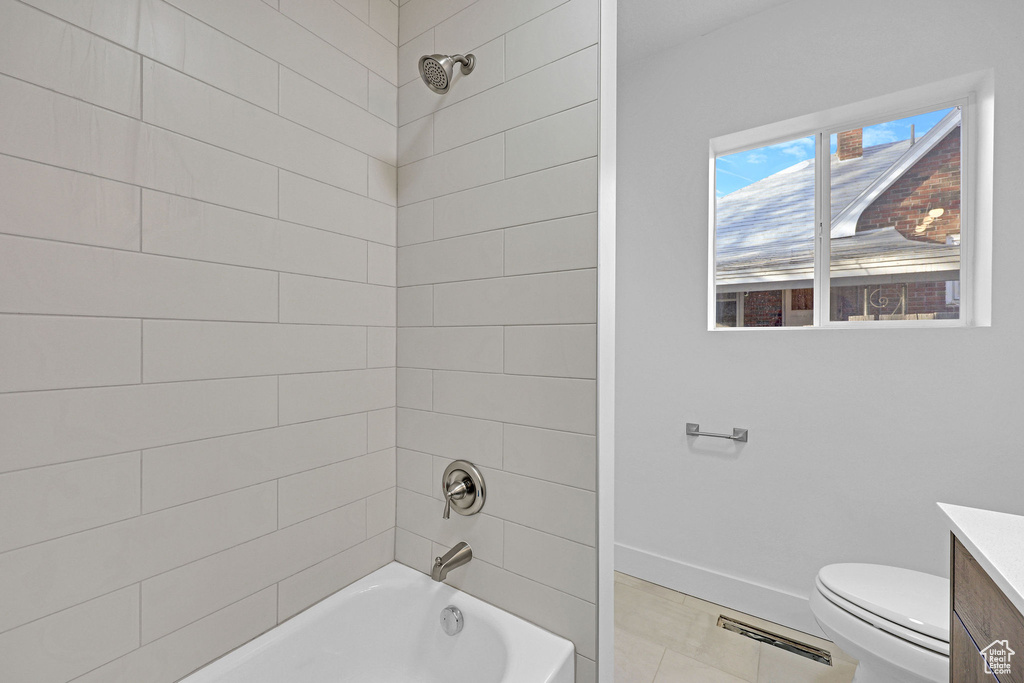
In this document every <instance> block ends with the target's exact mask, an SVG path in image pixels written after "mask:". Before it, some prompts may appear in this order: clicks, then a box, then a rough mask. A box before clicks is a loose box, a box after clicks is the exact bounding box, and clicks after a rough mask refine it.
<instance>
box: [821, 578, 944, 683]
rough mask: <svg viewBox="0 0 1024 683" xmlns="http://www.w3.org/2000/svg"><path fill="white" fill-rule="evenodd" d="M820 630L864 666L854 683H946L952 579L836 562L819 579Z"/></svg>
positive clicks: (859, 668) (858, 670)
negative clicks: (950, 580)
mask: <svg viewBox="0 0 1024 683" xmlns="http://www.w3.org/2000/svg"><path fill="white" fill-rule="evenodd" d="M811 612H813V613H814V618H815V620H817V622H818V625H819V626H821V629H822V630H823V631H824V632H825V634H826V635H827V636H828V637H829V639H830V640H831V641H832V642H834V643H835V644H836V645H838V646H839V647H840V648H841V649H842V650H843V651H844V652H846V653H847V654H849V655H850V656H852V657H854V658H856V659H857V661H858V662H860V664H859V665H858V667H857V672H856V674H855V675H854V677H853V681H854V683H945V682H946V681H948V680H949V581H947V580H946V579H943V578H942V577H939V576H933V575H931V574H924V573H921V572H916V571H912V570H910V569H900V568H898V567H886V566H883V565H878V564H832V565H828V566H827V567H823V568H822V569H821V571H819V572H818V576H817V578H816V579H815V581H814V591H813V592H812V593H811Z"/></svg>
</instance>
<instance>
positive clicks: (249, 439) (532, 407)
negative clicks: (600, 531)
mask: <svg viewBox="0 0 1024 683" xmlns="http://www.w3.org/2000/svg"><path fill="white" fill-rule="evenodd" d="M598 12H599V6H598V2H597V0H570V1H569V2H565V1H564V0H518V1H516V2H509V1H508V0H477V1H476V2H470V1H469V0H407V1H406V2H402V3H401V6H399V5H398V4H396V3H395V2H392V0H217V1H216V2H213V1H211V0H166V1H165V0H74V1H72V0H26V1H25V2H21V1H17V0H0V188H2V191H0V679H3V680H12V681H33V682H34V681H53V682H65V681H72V680H74V681H77V682H80V683H85V682H88V683H119V682H123V683H139V682H143V681H144V682H145V683H163V682H166V683H171V682H173V681H175V680H177V679H179V678H180V677H182V676H184V675H185V674H187V673H189V672H190V671H191V670H193V669H195V668H196V667H198V666H200V665H202V664H204V663H206V662H208V661H210V660H212V659H214V658H216V657H218V656H220V655H221V654H223V653H224V652H227V651H229V650H231V649H232V648H234V647H237V646H238V645H240V644H242V643H244V642H246V641H247V640H249V639H251V638H253V637H255V636H256V635H258V634H259V633H261V632H263V631H265V630H267V629H269V628H272V627H273V626H275V625H276V624H278V623H280V622H282V621H284V620H286V619H288V618H289V617H290V616H292V615H294V614H295V613H297V612H299V611H301V610H302V609H305V608H306V607H308V606H309V605H311V604H313V603H315V602H316V601H318V600H320V599H321V598H323V597H325V596H327V595H329V594H330V593H332V592H333V591H335V590H337V589H339V588H341V587H343V586H344V585H346V584H348V583H350V582H352V581H353V580H355V579H357V578H359V577H361V576H364V575H365V574H367V573H369V572H370V571H373V570H374V569H376V568H377V567H379V566H381V565H383V564H386V563H387V562H390V561H392V560H393V559H396V558H397V559H398V560H400V561H402V562H405V563H407V564H410V565H412V566H414V567H415V568H417V569H420V570H426V569H427V568H428V567H429V563H430V561H431V558H432V556H433V554H434V553H436V552H439V551H440V550H442V548H443V547H445V546H448V545H451V544H453V543H454V542H456V541H458V540H467V541H469V542H470V543H471V544H472V545H473V547H474V551H475V553H476V557H475V558H474V560H473V562H471V563H470V565H468V566H467V567H465V568H462V569H459V570H456V571H455V572H453V573H452V575H451V576H450V579H451V581H450V582H451V583H453V584H455V585H458V586H460V587H462V588H463V589H464V590H466V591H468V592H470V593H473V594H476V595H478V596H479V597H481V598H483V599H485V600H488V601H490V602H493V603H495V604H497V605H499V606H501V607H503V608H505V609H508V610H509V611H512V612H514V613H517V614H519V615H521V616H523V617H524V618H526V619H529V620H531V621H534V622H536V623H538V624H540V625H541V626H544V627H546V628H548V629H550V630H553V631H555V632H557V633H560V634H562V635H564V636H566V637H568V638H570V639H572V640H573V641H574V643H575V644H576V647H577V651H578V653H579V658H578V664H579V666H578V679H579V680H581V681H588V680H593V679H594V678H595V672H594V661H593V660H594V658H595V656H596V652H595V628H596V626H595V624H596V607H595V602H596V597H595V583H596V557H595V551H594V545H595V520H596V499H595V494H594V488H595V471H596V462H595V460H596V455H595V442H594V441H595V440H594V436H593V435H594V431H595V424H594V414H595V409H594V408H595V406H594V404H595V393H596V387H595V379H594V377H595V347H596V334H595V328H594V323H595V320H596V298H597V295H596V223H597V222H596V213H595V211H596V193H597V177H596V168H597V164H596V154H597V97H598V92H597V67H598V62H597V48H596V43H597V36H598V19H599V14H598ZM435 51H437V52H445V53H449V52H468V51H473V52H474V53H475V54H476V55H477V58H478V66H477V69H476V71H474V73H473V74H472V75H471V76H468V77H465V78H460V77H458V76H457V77H456V79H455V84H454V86H453V88H452V90H451V92H450V93H449V94H448V95H446V96H442V97H439V96H437V95H435V94H433V93H431V92H429V91H428V90H427V89H426V87H425V86H423V84H422V83H420V82H419V80H418V77H417V74H416V70H415V67H416V60H417V59H418V57H419V55H420V54H425V53H431V52H435ZM396 207H398V208H397V209H396ZM396 246H397V247H398V248H397V249H396ZM396 366H397V370H396ZM396 372H397V377H396ZM396 404H397V406H398V407H397V409H396ZM396 445H397V446H399V447H400V448H399V449H398V450H397V451H396ZM458 457H462V458H467V459H469V460H472V461H474V462H476V463H477V464H478V465H480V466H481V469H482V470H483V472H484V476H485V477H486V479H487V485H488V489H489V491H488V500H487V505H486V506H485V508H484V510H483V513H482V514H481V515H478V516H477V517H472V518H462V517H458V516H456V515H453V519H452V520H450V521H449V522H447V523H442V520H441V507H442V505H441V503H440V497H439V489H438V480H439V478H440V470H441V468H443V467H444V465H445V463H446V462H447V461H449V460H451V459H454V458H458ZM396 510H397V516H396ZM396 522H397V523H396ZM396 526H397V528H396Z"/></svg>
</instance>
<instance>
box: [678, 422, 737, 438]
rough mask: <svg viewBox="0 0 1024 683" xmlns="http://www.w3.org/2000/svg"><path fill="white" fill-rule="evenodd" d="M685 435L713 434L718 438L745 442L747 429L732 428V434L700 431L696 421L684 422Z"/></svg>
mask: <svg viewBox="0 0 1024 683" xmlns="http://www.w3.org/2000/svg"><path fill="white" fill-rule="evenodd" d="M686 435H687V436H715V437H718V438H719V439H732V440H733V441H742V442H743V443H746V442H747V430H746V429H740V428H739V427H733V428H732V434H716V433H714V432H702V431H700V425H699V424H697V423H696V422H687V423H686Z"/></svg>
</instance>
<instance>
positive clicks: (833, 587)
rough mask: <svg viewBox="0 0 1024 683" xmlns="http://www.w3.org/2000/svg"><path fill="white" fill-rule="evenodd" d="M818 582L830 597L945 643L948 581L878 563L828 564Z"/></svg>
mask: <svg viewBox="0 0 1024 683" xmlns="http://www.w3.org/2000/svg"><path fill="white" fill-rule="evenodd" d="M818 580H820V581H821V583H822V584H823V585H824V586H825V587H826V588H827V589H828V590H830V591H831V592H832V593H833V594H834V595H837V596H839V597H840V598H842V599H844V600H846V601H847V602H850V603H853V604H854V605H857V606H858V607H860V608H861V609H863V610H866V611H868V612H870V613H871V614H874V615H875V616H877V617H881V618H882V619H884V620H885V621H887V622H891V623H894V624H897V625H899V626H902V627H903V628H905V629H909V630H911V631H915V632H917V633H921V634H923V635H925V636H928V637H930V638H933V639H935V640H939V641H942V642H945V643H948V642H949V581H948V580H946V579H944V578H942V577H940V576H933V575H932V574H924V573H922V572H918V571H914V570H912V569H902V568H900V567H887V566H884V565H879V564H862V563H846V564H832V565H829V566H827V567H823V568H822V569H821V571H820V572H818Z"/></svg>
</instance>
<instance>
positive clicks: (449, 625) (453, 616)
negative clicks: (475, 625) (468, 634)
mask: <svg viewBox="0 0 1024 683" xmlns="http://www.w3.org/2000/svg"><path fill="white" fill-rule="evenodd" d="M465 623H466V622H465V621H464V620H463V618H462V610H460V609H459V608H458V607H456V606H455V605H448V606H447V607H445V608H444V609H443V610H441V628H442V629H443V630H444V632H445V633H447V634H448V635H450V636H454V635H455V634H456V633H458V632H459V631H461V630H462V627H463V626H464V625H465Z"/></svg>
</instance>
